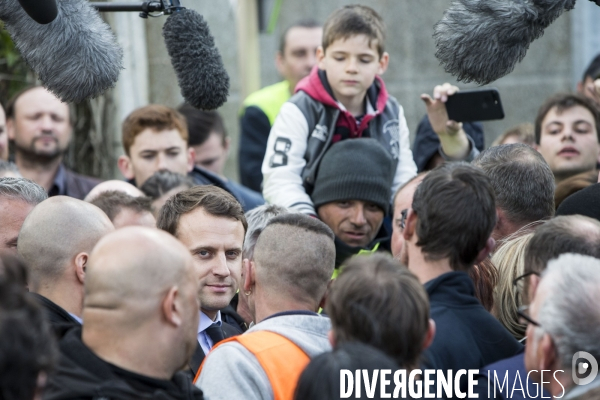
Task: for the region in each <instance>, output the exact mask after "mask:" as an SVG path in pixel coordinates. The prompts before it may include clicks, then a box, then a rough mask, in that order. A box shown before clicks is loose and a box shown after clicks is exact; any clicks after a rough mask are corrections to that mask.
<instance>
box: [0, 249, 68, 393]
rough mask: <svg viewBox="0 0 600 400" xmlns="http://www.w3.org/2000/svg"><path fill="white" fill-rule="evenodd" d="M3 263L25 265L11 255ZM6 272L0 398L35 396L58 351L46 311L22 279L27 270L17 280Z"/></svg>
mask: <svg viewBox="0 0 600 400" xmlns="http://www.w3.org/2000/svg"><path fill="white" fill-rule="evenodd" d="M0 263H2V264H4V263H6V264H15V263H16V264H15V265H17V266H19V267H22V264H20V263H19V262H18V261H16V260H14V257H11V256H8V255H1V256H0ZM13 266H14V265H13ZM2 269H3V268H2V267H0V270H2ZM6 272H7V273H6V274H0V338H2V340H0V398H1V399H33V397H34V394H35V391H36V388H37V386H38V383H37V380H38V376H39V374H40V373H41V372H46V373H49V372H51V371H52V369H53V368H54V366H55V365H56V362H57V358H58V352H57V350H56V345H55V342H54V334H53V333H52V332H51V330H50V326H49V324H48V321H46V316H45V315H44V311H43V310H42V308H41V307H40V306H39V305H38V304H37V303H36V302H35V300H34V299H33V297H31V296H29V293H27V292H26V291H25V287H24V286H23V285H22V282H21V281H20V279H21V275H23V274H25V272H24V271H21V272H19V273H17V274H16V275H18V276H19V277H18V279H17V280H16V281H13V280H12V278H13V277H12V272H10V273H9V272H8V270H7V271H6ZM13 272H14V271H13Z"/></svg>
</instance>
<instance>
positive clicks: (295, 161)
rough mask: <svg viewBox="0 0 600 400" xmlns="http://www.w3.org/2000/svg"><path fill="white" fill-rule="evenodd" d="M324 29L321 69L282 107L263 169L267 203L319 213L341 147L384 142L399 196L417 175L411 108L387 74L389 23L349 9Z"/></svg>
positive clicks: (362, 8) (370, 12)
mask: <svg viewBox="0 0 600 400" xmlns="http://www.w3.org/2000/svg"><path fill="white" fill-rule="evenodd" d="M323 29H324V32H323V45H322V46H321V47H319V49H318V50H317V59H318V65H317V67H315V68H314V69H313V71H312V72H311V74H310V75H309V76H308V77H306V78H304V79H303V80H302V81H300V83H299V84H298V86H297V87H296V94H295V95H294V96H292V98H291V99H290V100H289V101H288V102H286V103H285V104H284V105H283V107H282V108H281V111H280V113H279V115H278V116H277V118H276V119H275V123H274V124H273V128H272V129H271V133H270V135H269V141H268V144H267V152H266V155H265V159H264V161H263V165H262V172H263V176H264V185H263V195H264V197H265V199H266V200H267V202H269V203H275V204H279V205H282V206H285V207H288V208H290V209H293V210H295V211H298V212H302V213H305V214H312V215H316V211H315V209H314V206H313V203H312V201H311V198H310V193H311V192H312V186H313V184H314V181H315V177H316V174H317V170H318V167H319V162H320V160H321V158H322V157H323V154H324V153H325V152H326V151H327V150H328V149H329V147H331V146H332V145H333V144H335V143H336V142H339V141H341V140H346V139H354V138H359V137H371V138H374V139H376V140H378V141H379V142H380V143H381V144H382V145H383V146H384V147H385V148H386V149H387V150H388V151H389V152H390V154H391V155H392V158H393V159H394V164H395V169H396V171H395V175H394V180H393V183H392V182H390V184H391V186H392V193H395V191H396V189H397V188H398V187H400V185H401V184H402V183H404V182H406V181H407V180H409V179H410V178H411V177H413V176H414V175H415V174H416V171H417V168H416V165H415V163H414V161H413V157H412V152H411V150H410V143H409V133H408V127H407V124H406V119H405V117H404V110H403V109H402V106H401V105H400V104H398V102H397V101H396V99H394V98H393V97H392V96H390V95H389V94H388V92H387V90H386V88H385V85H384V83H383V80H382V79H381V77H380V76H379V75H381V74H383V73H384V72H385V70H386V69H387V66H388V62H389V54H388V53H386V52H385V51H384V41H385V27H384V24H383V20H382V19H381V17H380V16H379V15H378V14H377V13H376V12H375V11H374V10H373V9H371V8H369V7H366V6H360V5H353V6H346V7H343V8H341V9H338V10H336V11H335V12H334V13H333V14H332V15H330V16H329V18H328V19H327V21H326V22H325V26H324V28H323ZM359 161H361V160H348V162H349V163H352V162H359Z"/></svg>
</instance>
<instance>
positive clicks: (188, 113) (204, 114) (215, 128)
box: [177, 103, 227, 146]
mask: <svg viewBox="0 0 600 400" xmlns="http://www.w3.org/2000/svg"><path fill="white" fill-rule="evenodd" d="M177 111H179V112H180V113H181V114H182V115H183V116H184V117H185V119H186V121H187V126H188V145H190V146H199V145H201V144H202V143H204V142H206V140H207V139H208V137H209V136H210V134H211V133H216V134H218V135H219V136H221V141H222V144H223V145H225V139H226V138H227V131H226V130H225V125H224V124H223V118H221V115H220V114H219V113H218V112H216V111H204V110H199V109H197V108H195V107H192V106H191V105H189V104H187V103H185V104H183V105H182V106H180V107H179V108H178V109H177Z"/></svg>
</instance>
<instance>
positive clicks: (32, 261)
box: [17, 196, 114, 291]
mask: <svg viewBox="0 0 600 400" xmlns="http://www.w3.org/2000/svg"><path fill="white" fill-rule="evenodd" d="M112 230H114V227H113V225H112V223H111V222H110V220H109V219H108V217H107V216H106V214H104V213H103V212H102V210H100V209H99V208H98V207H96V206H93V205H91V204H88V203H86V202H84V201H81V200H77V199H73V198H71V197H66V196H56V197H51V198H49V199H48V200H46V201H43V202H42V203H40V204H38V205H37V206H36V207H35V208H34V209H33V211H31V213H29V215H28V216H27V218H26V219H25V222H23V226H22V227H21V231H20V232H19V241H18V246H17V250H18V252H19V255H21V257H23V259H24V260H25V261H26V262H27V264H28V265H29V267H30V272H31V276H30V280H31V282H30V285H31V286H30V287H31V288H32V289H33V290H34V291H35V290H37V287H38V286H39V285H48V284H51V283H52V282H55V281H57V280H60V279H61V277H62V276H63V274H64V272H65V269H66V267H67V266H68V265H70V264H71V263H72V262H73V260H74V258H75V257H76V256H77V255H78V254H80V253H86V254H89V253H91V251H92V249H93V248H94V246H95V245H96V243H97V242H98V241H99V240H100V238H102V236H104V235H105V234H107V233H109V232H111V231H112Z"/></svg>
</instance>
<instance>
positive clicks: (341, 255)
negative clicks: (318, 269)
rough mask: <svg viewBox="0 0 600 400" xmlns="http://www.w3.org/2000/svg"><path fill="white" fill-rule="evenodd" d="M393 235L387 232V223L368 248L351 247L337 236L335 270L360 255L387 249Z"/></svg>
mask: <svg viewBox="0 0 600 400" xmlns="http://www.w3.org/2000/svg"><path fill="white" fill-rule="evenodd" d="M390 238H391V234H390V233H389V232H388V231H387V229H386V226H385V223H384V224H382V225H381V228H380V229H379V232H378V233H377V236H375V239H373V241H372V242H371V243H369V245H368V246H365V247H360V246H349V245H347V244H346V243H344V242H343V241H342V240H341V239H340V238H338V237H337V236H336V237H335V240H334V243H335V268H338V267H339V266H341V265H342V264H343V263H344V262H345V261H346V260H347V259H348V258H350V257H352V256H354V255H356V254H359V253H372V252H375V251H378V250H380V247H383V248H385V247H386V242H389V240H390Z"/></svg>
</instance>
